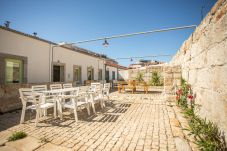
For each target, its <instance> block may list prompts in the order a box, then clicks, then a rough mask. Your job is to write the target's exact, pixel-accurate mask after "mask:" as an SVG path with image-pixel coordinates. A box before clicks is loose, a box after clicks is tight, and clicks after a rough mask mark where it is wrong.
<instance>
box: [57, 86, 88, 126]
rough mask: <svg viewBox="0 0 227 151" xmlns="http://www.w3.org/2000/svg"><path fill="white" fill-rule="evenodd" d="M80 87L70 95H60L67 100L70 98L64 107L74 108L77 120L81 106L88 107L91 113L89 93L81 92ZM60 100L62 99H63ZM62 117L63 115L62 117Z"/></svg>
mask: <svg viewBox="0 0 227 151" xmlns="http://www.w3.org/2000/svg"><path fill="white" fill-rule="evenodd" d="M79 91H80V90H79V87H78V88H77V89H75V90H73V91H72V92H71V93H70V95H59V99H61V100H65V99H70V101H67V102H65V103H64V108H68V109H72V110H73V111H74V118H75V121H76V122H77V121H78V116H77V110H78V108H81V107H86V108H87V113H88V115H90V109H89V103H88V95H87V93H86V92H79ZM61 100H60V101H61ZM60 112H61V115H62V108H61V111H60ZM61 118H62V117H61Z"/></svg>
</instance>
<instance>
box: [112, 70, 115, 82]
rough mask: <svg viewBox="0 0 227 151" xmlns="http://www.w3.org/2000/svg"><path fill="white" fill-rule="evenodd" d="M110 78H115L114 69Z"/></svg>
mask: <svg viewBox="0 0 227 151" xmlns="http://www.w3.org/2000/svg"><path fill="white" fill-rule="evenodd" d="M112 80H115V71H112Z"/></svg>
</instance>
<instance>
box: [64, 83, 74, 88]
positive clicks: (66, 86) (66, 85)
mask: <svg viewBox="0 0 227 151" xmlns="http://www.w3.org/2000/svg"><path fill="white" fill-rule="evenodd" d="M72 87H73V84H72V83H64V84H63V89H66V88H72Z"/></svg>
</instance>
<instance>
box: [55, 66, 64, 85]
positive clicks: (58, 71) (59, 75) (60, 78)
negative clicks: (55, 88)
mask: <svg viewBox="0 0 227 151" xmlns="http://www.w3.org/2000/svg"><path fill="white" fill-rule="evenodd" d="M64 74H65V73H64V65H54V66H53V82H64V81H65V76H64Z"/></svg>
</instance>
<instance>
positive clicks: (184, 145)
mask: <svg viewBox="0 0 227 151" xmlns="http://www.w3.org/2000/svg"><path fill="white" fill-rule="evenodd" d="M174 140H175V144H176V149H177V151H191V147H190V146H189V144H188V142H187V141H186V140H184V139H182V138H180V137H176V138H174Z"/></svg>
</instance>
